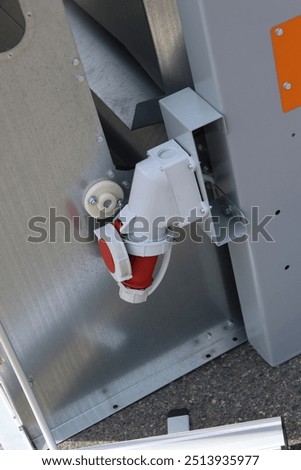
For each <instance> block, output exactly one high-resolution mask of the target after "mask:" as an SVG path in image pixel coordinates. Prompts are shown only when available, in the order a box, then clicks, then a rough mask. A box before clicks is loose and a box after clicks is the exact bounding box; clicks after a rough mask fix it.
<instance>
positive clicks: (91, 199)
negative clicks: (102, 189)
mask: <svg viewBox="0 0 301 470" xmlns="http://www.w3.org/2000/svg"><path fill="white" fill-rule="evenodd" d="M88 204H90V206H95V205H96V204H97V197H95V196H90V197H89V199H88Z"/></svg>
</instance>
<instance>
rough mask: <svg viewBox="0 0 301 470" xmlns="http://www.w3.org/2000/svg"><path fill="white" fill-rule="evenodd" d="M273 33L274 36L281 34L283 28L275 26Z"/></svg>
mask: <svg viewBox="0 0 301 470" xmlns="http://www.w3.org/2000/svg"><path fill="white" fill-rule="evenodd" d="M275 34H276V36H282V35H283V29H282V28H276V29H275Z"/></svg>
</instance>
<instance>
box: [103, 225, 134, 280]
mask: <svg viewBox="0 0 301 470" xmlns="http://www.w3.org/2000/svg"><path fill="white" fill-rule="evenodd" d="M94 233H95V235H96V236H97V238H98V240H103V242H104V243H105V245H106V248H107V252H106V253H105V252H103V257H104V261H105V263H106V265H107V267H108V268H109V271H110V273H111V275H112V276H113V278H114V279H115V280H116V281H117V282H123V281H127V280H128V279H131V278H132V266H131V262H130V258H129V255H128V252H127V250H126V247H125V245H124V243H123V240H122V238H121V236H120V235H119V233H118V231H117V230H116V228H115V227H114V225H113V224H107V225H105V226H104V227H101V228H98V229H96V230H95V231H94Z"/></svg>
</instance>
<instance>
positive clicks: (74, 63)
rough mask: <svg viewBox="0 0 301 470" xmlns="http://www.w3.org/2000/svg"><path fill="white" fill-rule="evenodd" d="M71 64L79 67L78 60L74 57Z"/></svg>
mask: <svg viewBox="0 0 301 470" xmlns="http://www.w3.org/2000/svg"><path fill="white" fill-rule="evenodd" d="M72 64H73V65H75V66H76V65H79V59H78V58H77V57H75V58H74V59H73V60H72Z"/></svg>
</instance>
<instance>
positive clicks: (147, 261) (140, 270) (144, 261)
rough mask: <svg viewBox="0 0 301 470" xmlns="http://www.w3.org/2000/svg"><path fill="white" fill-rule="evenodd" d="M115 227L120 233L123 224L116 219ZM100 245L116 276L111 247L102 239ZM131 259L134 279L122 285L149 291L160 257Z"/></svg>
mask: <svg viewBox="0 0 301 470" xmlns="http://www.w3.org/2000/svg"><path fill="white" fill-rule="evenodd" d="M113 225H114V227H115V228H116V230H117V232H118V233H120V229H121V227H122V222H121V221H120V220H119V219H116V220H115V221H114V223H113ZM98 245H99V248H100V252H101V255H102V257H103V260H104V262H105V264H106V266H107V268H108V270H109V271H110V272H111V273H113V274H114V272H115V263H114V259H113V256H112V254H111V251H110V248H109V246H108V245H107V243H106V242H105V241H104V240H102V239H101V240H99V242H98ZM129 258H130V262H131V267H132V278H131V279H129V280H128V281H125V282H123V283H122V284H123V285H124V286H126V287H128V288H129V289H147V288H148V287H149V286H151V285H152V283H153V272H154V269H155V267H156V263H157V261H158V256H146V257H142V256H134V255H130V256H129Z"/></svg>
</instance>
